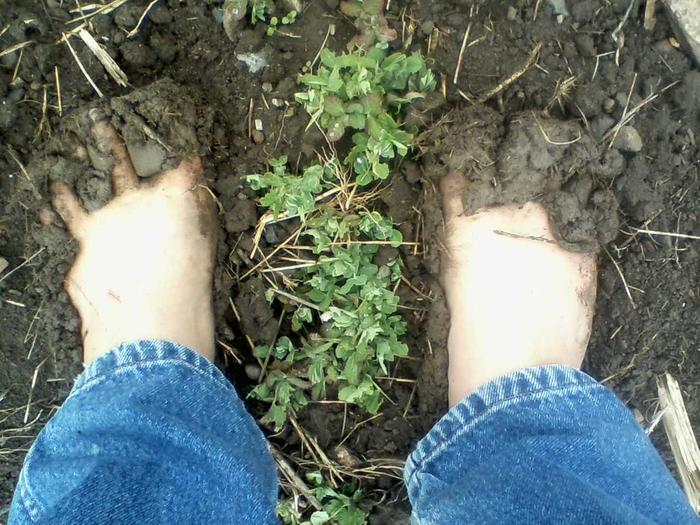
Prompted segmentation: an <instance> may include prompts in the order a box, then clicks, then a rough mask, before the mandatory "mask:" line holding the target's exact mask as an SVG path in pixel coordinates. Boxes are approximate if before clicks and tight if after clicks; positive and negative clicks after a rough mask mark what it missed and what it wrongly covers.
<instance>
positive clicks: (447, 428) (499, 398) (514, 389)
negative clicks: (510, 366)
mask: <svg viewBox="0 0 700 525" xmlns="http://www.w3.org/2000/svg"><path fill="white" fill-rule="evenodd" d="M582 388H584V389H592V388H602V387H601V385H600V384H599V383H598V382H597V381H596V380H595V379H593V378H592V377H590V376H589V375H588V374H585V373H584V372H581V371H580V370H578V369H576V368H571V367H568V366H562V365H546V366H537V367H532V368H525V369H522V370H518V371H517V372H511V373H510V374H506V375H504V376H501V377H499V378H498V379H494V380H493V381H489V382H488V383H486V384H485V385H483V386H482V387H480V388H479V389H477V390H476V391H474V392H473V393H472V394H470V395H468V396H467V397H465V398H464V399H463V400H462V401H461V402H460V403H459V404H457V405H455V406H454V407H452V409H450V411H449V412H448V413H447V414H445V416H443V417H442V419H440V421H438V422H437V423H436V424H435V426H434V427H433V428H432V430H431V431H430V432H429V433H428V434H427V435H426V436H425V437H424V438H423V439H422V440H421V441H419V442H418V445H416V449H415V450H414V452H413V453H412V454H411V455H410V456H409V458H408V460H407V461H406V468H405V471H404V479H405V480H406V485H407V486H408V487H409V491H410V486H411V480H412V478H413V475H414V473H416V472H417V471H419V470H421V469H422V468H424V467H425V466H426V464H428V463H430V462H431V461H433V460H434V459H435V458H436V457H438V456H439V455H440V454H442V453H443V452H445V451H446V450H447V449H448V448H450V447H451V445H453V444H454V443H455V441H457V440H458V439H459V438H460V437H461V436H463V435H464V434H466V433H467V432H469V431H470V430H472V429H473V428H474V427H476V426H477V425H479V424H480V423H483V422H484V421H485V420H486V419H487V418H488V417H490V416H493V415H495V414H497V413H498V412H499V410H500V409H503V408H505V407H508V406H511V405H513V404H516V403H519V402H521V401H523V400H525V399H527V398H532V397H533V396H545V395H547V394H548V393H551V392H554V391H557V392H566V391H576V390H580V389H582Z"/></svg>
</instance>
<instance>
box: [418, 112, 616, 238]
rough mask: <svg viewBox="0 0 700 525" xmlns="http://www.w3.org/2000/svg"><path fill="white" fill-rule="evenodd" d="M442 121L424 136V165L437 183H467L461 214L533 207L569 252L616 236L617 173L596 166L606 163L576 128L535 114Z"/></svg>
mask: <svg viewBox="0 0 700 525" xmlns="http://www.w3.org/2000/svg"><path fill="white" fill-rule="evenodd" d="M447 120H448V121H450V123H448V124H445V125H442V126H439V127H436V128H435V129H434V130H433V133H432V134H431V135H429V136H428V137H427V141H428V142H429V143H431V144H433V145H434V146H433V147H432V148H431V149H430V151H429V152H428V153H427V154H426V155H425V157H424V162H423V166H424V168H425V171H426V175H427V176H428V177H430V178H431V180H433V181H434V182H436V183H437V181H438V180H439V178H440V177H441V176H442V175H443V174H444V173H446V172H451V171H458V172H461V173H464V175H465V176H466V178H467V180H468V181H469V183H470V184H469V186H468V187H467V189H466V190H465V192H464V197H463V202H464V213H465V214H467V215H471V214H473V213H476V212H477V211H479V210H481V209H484V208H487V207H489V206H494V205H499V204H509V203H516V204H524V203H526V202H528V201H537V202H541V203H542V204H543V205H544V207H545V208H546V209H547V211H548V213H549V216H550V220H551V222H552V225H553V226H554V233H555V236H556V237H557V239H558V240H559V242H560V244H562V245H563V246H565V247H566V248H568V249H572V250H578V251H597V249H598V246H599V245H600V244H606V243H608V242H610V241H612V240H613V239H614V238H615V237H616V235H617V229H618V226H619V220H618V217H617V209H618V205H617V201H616V198H615V196H614V194H613V192H612V191H610V190H609V189H608V188H607V185H608V184H609V181H610V178H612V177H614V176H616V175H620V174H621V172H622V170H621V169H620V172H619V173H615V172H614V170H612V169H610V168H608V169H604V168H602V167H601V166H602V165H605V166H609V164H610V161H608V160H605V159H602V158H601V157H602V155H603V154H602V152H601V148H599V147H598V145H597V144H596V141H595V139H594V138H593V137H592V136H591V134H590V133H588V132H586V130H585V129H583V128H582V127H581V126H580V125H579V123H578V122H576V121H572V120H569V121H563V120H557V119H552V118H550V117H548V116H546V115H541V114H540V115H537V114H536V113H535V112H534V111H531V112H527V113H519V114H516V115H513V116H512V117H510V118H506V117H505V116H504V115H502V114H500V113H498V112H497V111H495V110H492V109H489V108H487V107H480V106H472V107H469V108H466V109H462V110H458V111H455V112H454V113H452V114H450V115H449V117H448V119H447ZM620 168H621V166H620Z"/></svg>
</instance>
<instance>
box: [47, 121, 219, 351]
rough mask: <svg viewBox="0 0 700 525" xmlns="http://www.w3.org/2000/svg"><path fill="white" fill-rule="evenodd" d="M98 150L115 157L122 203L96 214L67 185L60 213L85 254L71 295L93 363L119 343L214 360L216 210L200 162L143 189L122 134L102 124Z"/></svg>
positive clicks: (58, 195)
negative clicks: (166, 344)
mask: <svg viewBox="0 0 700 525" xmlns="http://www.w3.org/2000/svg"><path fill="white" fill-rule="evenodd" d="M92 132H93V134H94V137H95V139H96V141H97V144H98V147H99V149H101V150H102V151H103V153H109V154H111V155H112V156H113V157H114V168H113V171H112V181H113V189H114V199H113V200H112V201H111V202H110V203H109V204H108V205H107V206H105V207H104V208H102V209H100V210H98V211H96V212H93V213H88V212H87V211H86V210H85V209H84V208H83V207H82V205H81V204H80V202H79V201H78V198H77V197H76V195H75V193H74V192H73V191H72V190H71V189H70V188H69V187H68V186H66V185H65V184H64V183H62V182H54V183H53V184H52V185H51V192H52V195H53V205H54V208H55V209H56V211H57V212H58V213H59V215H60V216H61V217H62V218H63V220H64V221H65V223H66V224H67V226H68V229H69V230H70V233H71V234H72V235H73V237H75V239H76V240H77V241H78V243H79V246H80V251H79V253H78V257H77V259H76V261H75V264H74V265H73V267H72V268H71V270H70V272H69V273H68V276H67V277H66V281H65V285H66V290H67V291H68V294H69V296H70V298H71V300H72V301H73V304H74V305H75V307H76V308H77V310H78V313H79V314H80V318H81V321H82V335H83V344H84V351H85V356H84V361H85V363H86V364H88V363H90V362H92V361H93V360H94V359H95V358H96V357H99V356H100V355H102V354H104V353H106V352H107V351H108V350H110V348H112V347H114V346H115V345H118V344H119V343H123V342H127V341H133V340H139V339H165V340H169V341H172V342H175V343H180V344H182V345H185V346H187V347H189V348H191V349H193V350H195V351H196V352H198V353H200V354H201V355H203V356H205V357H207V358H208V359H210V360H211V359H213V358H214V316H213V310H212V297H211V296H212V280H213V279H212V274H213V270H214V252H215V247H216V237H217V226H216V216H215V211H214V210H215V209H214V203H213V202H212V198H211V196H210V195H209V194H208V192H207V191H206V190H205V189H204V188H203V187H202V186H201V185H200V182H201V176H202V164H201V161H200V159H199V157H196V156H195V157H192V158H190V159H188V160H185V161H183V162H182V163H181V164H180V165H179V166H178V167H177V168H176V169H174V170H170V171H166V172H163V173H161V174H160V175H158V176H156V177H154V178H153V179H152V180H148V181H146V182H141V181H139V179H138V177H137V175H136V172H135V171H134V167H133V164H132V162H131V159H130V158H129V154H128V152H127V150H126V147H125V145H124V142H123V141H122V140H121V138H120V137H119V135H118V134H117V132H116V131H115V129H114V128H113V127H112V126H110V125H109V124H107V123H105V122H97V123H96V124H95V125H94V127H93V130H92Z"/></svg>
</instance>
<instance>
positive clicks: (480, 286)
mask: <svg viewBox="0 0 700 525" xmlns="http://www.w3.org/2000/svg"><path fill="white" fill-rule="evenodd" d="M465 188H466V181H465V180H464V178H463V177H462V175H461V174H458V173H452V174H450V175H448V176H446V177H445V178H444V179H443V181H442V185H441V191H442V194H443V211H444V216H445V246H446V251H445V253H444V254H443V258H442V269H441V270H442V280H443V285H444V288H445V293H446V296H447V302H448V306H449V310H450V316H451V327H450V334H449V339H448V348H449V356H450V368H449V397H450V405H455V404H457V403H458V402H459V401H461V400H462V398H464V396H466V395H468V394H470V393H471V392H473V391H474V390H476V389H477V388H479V387H480V386H482V385H484V384H486V383H487V382H489V381H491V380H493V379H496V378H497V377H499V376H502V375H504V374H507V373H509V372H514V371H516V370H520V369H523V368H527V367H530V366H537V365H545V364H562V365H569V366H572V367H576V368H578V367H580V366H581V363H582V361H583V357H584V354H585V352H586V346H587V345H588V339H589V337H590V332H591V323H592V319H593V310H594V305H595V295H596V264H595V258H594V256H593V255H590V254H580V253H573V252H569V251H566V250H564V249H563V248H560V247H559V245H558V244H556V242H555V241H554V239H553V236H552V230H551V227H550V224H549V219H548V217H547V213H546V212H545V210H544V208H543V207H542V206H541V205H539V204H535V203H528V204H525V205H524V206H516V205H510V206H500V207H497V208H491V209H489V210H486V211H483V212H480V213H477V214H475V215H472V216H469V217H467V216H465V215H464V214H463V206H462V193H463V191H464V190H465Z"/></svg>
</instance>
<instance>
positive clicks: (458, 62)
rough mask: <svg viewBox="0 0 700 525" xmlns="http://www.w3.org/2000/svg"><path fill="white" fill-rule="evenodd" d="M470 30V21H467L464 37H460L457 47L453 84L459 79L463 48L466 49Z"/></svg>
mask: <svg viewBox="0 0 700 525" xmlns="http://www.w3.org/2000/svg"><path fill="white" fill-rule="evenodd" d="M471 30H472V23H471V22H469V25H468V26H467V30H466V31H465V32H464V38H463V39H462V47H461V48H460V49H459V57H458V58H457V66H456V67H455V74H454V77H453V79H452V83H453V84H457V80H458V79H459V72H460V70H461V69H462V60H464V50H465V49H467V40H468V39H469V32H470V31H471Z"/></svg>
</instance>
